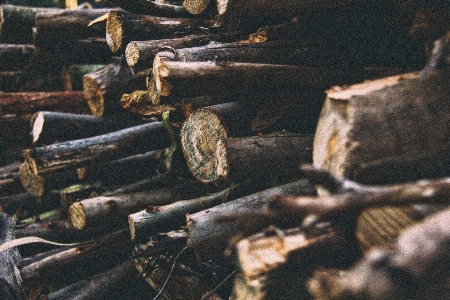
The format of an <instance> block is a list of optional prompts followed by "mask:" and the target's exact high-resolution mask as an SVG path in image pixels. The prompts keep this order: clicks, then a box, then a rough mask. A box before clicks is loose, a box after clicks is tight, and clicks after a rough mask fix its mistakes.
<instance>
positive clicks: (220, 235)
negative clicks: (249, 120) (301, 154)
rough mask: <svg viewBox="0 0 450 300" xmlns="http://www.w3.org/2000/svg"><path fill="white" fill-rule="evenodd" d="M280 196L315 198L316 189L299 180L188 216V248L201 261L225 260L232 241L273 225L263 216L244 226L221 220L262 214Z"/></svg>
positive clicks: (232, 221) (245, 221)
mask: <svg viewBox="0 0 450 300" xmlns="http://www.w3.org/2000/svg"><path fill="white" fill-rule="evenodd" d="M278 194H284V195H314V194H315V189H314V188H313V187H312V186H311V185H310V184H309V183H308V182H307V181H305V180H298V181H296V182H293V183H289V184H285V185H280V186H277V187H274V188H270V189H267V190H264V191H261V192H257V193H254V194H251V195H248V196H245V197H242V198H238V199H236V200H233V201H230V202H227V203H224V204H221V205H218V206H215V207H213V208H210V209H206V210H203V211H200V212H198V213H195V214H192V215H188V216H187V217H186V218H187V226H188V234H189V235H188V241H187V245H188V246H189V247H191V248H193V249H194V250H195V252H196V254H197V256H198V258H199V260H200V261H207V260H209V259H211V258H217V257H223V255H224V253H225V250H226V248H227V247H228V246H229V243H230V241H231V239H232V238H233V237H236V236H242V233H243V232H245V235H250V234H252V233H256V232H258V231H260V230H262V229H264V228H266V227H267V226H268V225H269V224H270V221H269V220H267V219H266V218H264V217H263V216H261V215H258V217H257V218H252V219H245V218H244V219H242V220H241V221H242V222H237V221H236V219H232V220H230V221H229V222H227V221H226V219H222V220H221V221H220V220H219V219H220V218H221V217H226V216H228V215H230V214H245V213H246V212H252V211H253V212H257V211H261V210H262V209H263V207H265V206H266V205H267V204H268V200H269V199H270V198H272V197H273V196H274V195H278Z"/></svg>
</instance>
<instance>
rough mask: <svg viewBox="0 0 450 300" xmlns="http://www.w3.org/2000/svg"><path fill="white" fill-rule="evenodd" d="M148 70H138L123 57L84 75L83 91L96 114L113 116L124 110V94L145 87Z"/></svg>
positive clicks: (93, 112)
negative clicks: (122, 104) (129, 65)
mask: <svg viewBox="0 0 450 300" xmlns="http://www.w3.org/2000/svg"><path fill="white" fill-rule="evenodd" d="M145 78H146V71H142V72H139V71H138V70H136V72H135V71H134V70H133V69H131V68H130V67H128V66H127V65H126V64H125V63H124V59H122V58H113V59H112V63H110V64H108V65H106V66H105V67H103V68H100V69H98V70H96V71H94V72H90V73H88V74H86V75H84V76H83V92H84V97H85V98H86V100H87V103H88V105H89V109H90V111H91V113H92V114H93V115H94V116H97V117H102V116H111V115H113V114H116V113H117V112H121V111H123V110H122V108H121V107H120V105H119V101H120V99H121V97H122V95H123V94H125V93H131V92H133V91H134V90H138V89H141V87H145V86H146V83H145Z"/></svg>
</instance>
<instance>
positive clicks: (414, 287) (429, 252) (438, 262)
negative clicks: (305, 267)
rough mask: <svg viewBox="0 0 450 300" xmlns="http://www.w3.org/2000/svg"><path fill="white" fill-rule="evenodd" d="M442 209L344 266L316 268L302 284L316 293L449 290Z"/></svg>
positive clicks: (356, 295)
mask: <svg viewBox="0 0 450 300" xmlns="http://www.w3.org/2000/svg"><path fill="white" fill-rule="evenodd" d="M449 213H450V211H449V210H448V209H446V210H444V211H442V212H440V213H437V214H434V215H432V216H430V217H428V218H427V219H425V220H424V221H423V222H421V223H418V224H416V225H414V226H413V227H411V228H408V229H405V230H404V231H403V232H402V233H401V234H400V236H399V237H398V239H397V240H396V242H395V243H394V244H393V245H392V246H391V247H388V248H387V247H386V248H375V249H372V250H371V251H370V252H369V253H367V254H366V255H365V257H364V258H363V259H361V260H360V261H359V262H358V263H357V264H356V265H355V266H353V267H352V268H350V269H348V270H345V271H344V270H342V271H340V270H336V269H331V270H330V269H319V270H317V271H316V273H315V275H314V276H313V277H312V278H311V279H310V280H309V282H308V287H309V290H310V291H311V294H312V295H313V296H314V297H315V298H316V299H336V300H337V299H349V297H350V298H351V299H368V298H369V299H436V298H447V297H449V296H450V291H449V288H448V278H449V275H450V274H449V273H448V269H447V268H446V267H445V265H446V264H447V262H448V260H449V257H448V253H449V249H448V245H449V243H448V241H449V230H448V228H449V221H448V220H449Z"/></svg>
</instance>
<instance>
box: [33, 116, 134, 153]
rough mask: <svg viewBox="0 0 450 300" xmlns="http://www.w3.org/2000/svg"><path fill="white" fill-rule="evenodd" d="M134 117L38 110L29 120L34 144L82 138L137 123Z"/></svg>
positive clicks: (47, 143)
mask: <svg viewBox="0 0 450 300" xmlns="http://www.w3.org/2000/svg"><path fill="white" fill-rule="evenodd" d="M139 123H140V122H139V121H138V120H136V119H133V118H129V119H125V118H121V119H119V120H117V119H114V118H100V117H96V116H91V115H82V114H72V113H60V112H54V111H40V112H37V113H36V114H34V115H33V117H32V120H31V128H32V131H31V135H32V140H33V144H34V145H42V144H45V145H49V144H53V143H55V142H64V141H68V140H75V139H82V138H87V137H90V136H95V135H100V134H104V133H108V132H112V131H117V130H120V129H124V128H126V127H131V126H134V125H138V124H139Z"/></svg>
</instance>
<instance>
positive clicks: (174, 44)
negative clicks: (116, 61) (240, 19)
mask: <svg viewBox="0 0 450 300" xmlns="http://www.w3.org/2000/svg"><path fill="white" fill-rule="evenodd" d="M240 36H241V34H239V33H229V34H228V33H223V34H206V35H205V34H202V35H189V36H185V37H178V38H168V39H157V40H149V41H132V42H130V43H128V45H127V46H126V49H125V56H126V59H127V63H128V65H129V66H151V65H153V59H154V58H155V55H156V54H157V53H158V52H160V51H163V50H164V49H167V48H168V47H170V48H173V49H180V48H189V47H197V46H203V45H207V44H208V43H211V42H213V41H218V42H219V41H220V42H231V41H235V40H236V39H238V38H239V37H240Z"/></svg>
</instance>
